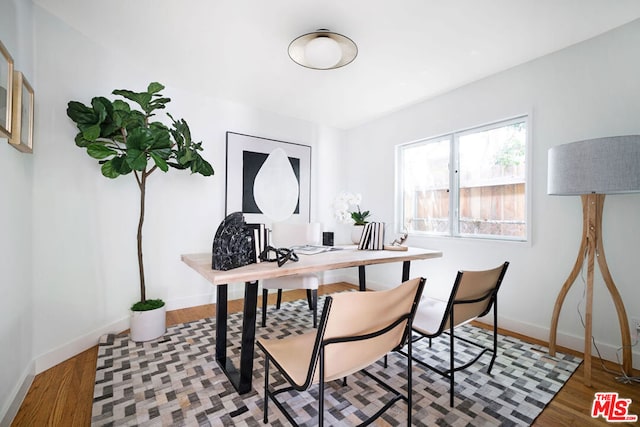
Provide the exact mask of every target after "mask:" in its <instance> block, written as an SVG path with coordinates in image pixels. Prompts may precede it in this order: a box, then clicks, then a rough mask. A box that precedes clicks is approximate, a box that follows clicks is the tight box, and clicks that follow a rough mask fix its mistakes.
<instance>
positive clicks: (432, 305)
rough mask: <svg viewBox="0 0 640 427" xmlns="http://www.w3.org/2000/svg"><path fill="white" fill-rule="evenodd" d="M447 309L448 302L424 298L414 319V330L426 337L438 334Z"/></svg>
mask: <svg viewBox="0 0 640 427" xmlns="http://www.w3.org/2000/svg"><path fill="white" fill-rule="evenodd" d="M446 309H447V302H446V301H442V300H439V299H435V298H428V297H422V299H421V300H420V303H419V304H418V310H417V311H416V315H415V317H414V318H413V329H415V330H417V331H418V332H420V333H423V334H425V335H433V334H436V333H438V330H439V329H440V324H441V323H442V319H443V318H444V313H445V311H446Z"/></svg>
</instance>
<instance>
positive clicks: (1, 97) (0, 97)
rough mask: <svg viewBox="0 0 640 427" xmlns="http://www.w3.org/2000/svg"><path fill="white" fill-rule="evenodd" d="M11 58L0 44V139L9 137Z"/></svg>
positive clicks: (11, 89)
mask: <svg viewBox="0 0 640 427" xmlns="http://www.w3.org/2000/svg"><path fill="white" fill-rule="evenodd" d="M12 94H13V58H11V55H9V51H8V50H7V48H5V47H4V45H3V44H2V42H0V137H2V136H6V137H7V138H10V137H11V115H12V114H13V111H12V109H11V105H12V98H13V97H12Z"/></svg>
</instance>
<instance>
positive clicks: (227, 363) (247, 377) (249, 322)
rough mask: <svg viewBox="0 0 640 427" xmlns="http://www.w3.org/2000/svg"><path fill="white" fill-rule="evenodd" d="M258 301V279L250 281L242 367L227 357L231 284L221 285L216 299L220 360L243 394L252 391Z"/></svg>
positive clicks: (244, 326)
mask: <svg viewBox="0 0 640 427" xmlns="http://www.w3.org/2000/svg"><path fill="white" fill-rule="evenodd" d="M221 288H224V289H221ZM257 302H258V282H257V281H256V282H246V283H245V287H244V311H243V318H242V338H241V344H240V369H239V370H238V369H237V368H236V367H235V366H234V365H233V361H232V360H231V359H227V285H220V286H218V301H217V302H216V307H218V309H217V310H216V322H217V323H216V334H217V335H216V360H217V361H218V364H219V365H220V368H222V371H223V372H224V373H225V375H226V376H227V378H229V381H231V384H233V386H234V387H235V389H236V391H237V392H238V393H239V394H245V393H248V392H250V391H251V377H252V375H253V353H254V345H255V338H256V304H257ZM223 313H224V316H223Z"/></svg>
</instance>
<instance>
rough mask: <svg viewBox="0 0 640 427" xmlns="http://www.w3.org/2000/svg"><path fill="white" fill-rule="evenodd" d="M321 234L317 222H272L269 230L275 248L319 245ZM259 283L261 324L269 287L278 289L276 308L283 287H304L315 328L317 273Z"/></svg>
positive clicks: (318, 281) (264, 320)
mask: <svg viewBox="0 0 640 427" xmlns="http://www.w3.org/2000/svg"><path fill="white" fill-rule="evenodd" d="M321 235H322V228H321V225H320V223H317V222H314V223H310V224H289V223H283V222H280V223H277V222H274V223H273V224H272V231H271V239H272V243H271V244H272V246H274V247H276V248H291V247H292V246H297V245H319V244H320V241H321V238H322V237H321ZM301 256H305V255H301ZM308 256H313V255H308ZM260 283H261V284H262V326H266V324H267V298H268V295H269V289H277V290H278V299H277V302H276V309H280V304H281V302H282V290H283V289H306V290H307V301H308V303H309V309H310V310H311V311H312V313H313V327H314V328H315V327H316V326H317V322H318V320H317V319H318V287H319V286H320V276H319V275H317V274H313V273H309V274H298V275H295V276H285V277H278V278H275V279H264V280H261V281H260Z"/></svg>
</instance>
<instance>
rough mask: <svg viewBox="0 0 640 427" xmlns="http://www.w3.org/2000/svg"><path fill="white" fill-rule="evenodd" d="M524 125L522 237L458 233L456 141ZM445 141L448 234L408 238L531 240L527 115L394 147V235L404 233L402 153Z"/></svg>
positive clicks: (416, 232) (529, 151) (457, 146)
mask: <svg viewBox="0 0 640 427" xmlns="http://www.w3.org/2000/svg"><path fill="white" fill-rule="evenodd" d="M518 122H524V123H525V126H526V138H527V139H526V147H525V181H524V182H525V196H524V197H525V203H526V207H525V235H524V236H501V235H471V234H461V233H460V212H459V206H460V180H459V174H458V173H457V171H458V170H459V156H458V151H459V140H460V137H462V136H464V135H468V134H472V133H477V132H483V131H486V130H490V129H495V128H499V127H503V126H508V125H510V124H513V123H518ZM445 138H449V143H450V149H449V156H450V157H449V184H450V186H449V231H448V232H446V233H434V232H429V231H411V230H409V231H408V232H409V235H412V236H422V237H442V238H456V239H474V240H475V239H482V240H497V241H514V242H529V240H530V236H531V194H532V191H531V187H532V179H531V171H532V165H531V159H532V155H531V153H532V138H531V114H530V113H527V114H522V115H518V116H515V117H511V118H507V119H503V120H498V121H495V122H491V123H488V124H484V125H480V126H474V127H470V128H466V129H463V130H458V131H454V132H449V133H445V134H441V135H437V136H433V137H429V138H424V139H420V140H416V141H411V142H407V143H403V144H398V145H396V150H395V151H396V152H395V184H396V185H395V206H396V209H395V224H396V232H398V233H400V232H403V231H406V230H404V225H403V224H402V222H403V218H404V215H403V209H404V208H403V205H402V204H403V188H404V183H403V182H402V178H403V174H402V167H403V150H404V149H405V148H407V147H409V146H412V145H418V144H425V143H429V142H437V141H439V140H442V139H445Z"/></svg>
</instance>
